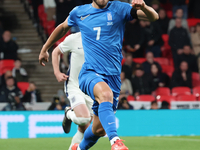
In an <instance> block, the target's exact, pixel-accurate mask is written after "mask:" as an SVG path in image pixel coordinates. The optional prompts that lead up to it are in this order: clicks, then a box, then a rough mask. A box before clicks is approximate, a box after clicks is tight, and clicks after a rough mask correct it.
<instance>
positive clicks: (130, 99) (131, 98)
mask: <svg viewBox="0 0 200 150" xmlns="http://www.w3.org/2000/svg"><path fill="white" fill-rule="evenodd" d="M127 101H129V102H130V101H135V98H134V97H133V96H132V95H129V96H128V97H127Z"/></svg>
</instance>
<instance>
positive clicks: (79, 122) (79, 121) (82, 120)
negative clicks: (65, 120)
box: [74, 117, 91, 126]
mask: <svg viewBox="0 0 200 150" xmlns="http://www.w3.org/2000/svg"><path fill="white" fill-rule="evenodd" d="M90 120H91V117H88V118H85V117H78V118H77V120H76V121H74V123H75V124H77V125H80V126H85V125H86V124H88V123H89V122H90Z"/></svg>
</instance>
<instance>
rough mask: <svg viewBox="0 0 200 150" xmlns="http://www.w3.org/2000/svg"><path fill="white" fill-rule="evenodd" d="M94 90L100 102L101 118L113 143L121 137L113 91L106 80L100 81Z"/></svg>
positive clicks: (99, 112) (99, 113)
mask: <svg viewBox="0 0 200 150" xmlns="http://www.w3.org/2000/svg"><path fill="white" fill-rule="evenodd" d="M93 91H94V96H95V100H96V101H97V102H98V103H99V108H98V116H99V120H100V122H101V124H102V126H103V128H104V130H105V131H106V133H107V135H108V137H109V140H110V142H111V145H113V144H114V143H115V141H116V140H118V139H119V137H118V135H117V129H116V122H115V114H114V111H113V92H112V90H111V89H110V87H109V86H108V84H107V83H105V82H98V83H97V84H96V85H95V86H94V89H93Z"/></svg>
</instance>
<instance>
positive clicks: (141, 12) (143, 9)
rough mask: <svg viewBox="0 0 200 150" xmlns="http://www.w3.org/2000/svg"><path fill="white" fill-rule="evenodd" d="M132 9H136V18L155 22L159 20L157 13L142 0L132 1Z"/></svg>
mask: <svg viewBox="0 0 200 150" xmlns="http://www.w3.org/2000/svg"><path fill="white" fill-rule="evenodd" d="M132 7H133V9H137V18H138V19H139V20H145V21H151V22H153V21H156V20H158V19H159V16H158V13H157V12H156V11H155V10H154V9H153V8H152V7H150V6H147V5H146V4H145V2H144V1H143V0H132Z"/></svg>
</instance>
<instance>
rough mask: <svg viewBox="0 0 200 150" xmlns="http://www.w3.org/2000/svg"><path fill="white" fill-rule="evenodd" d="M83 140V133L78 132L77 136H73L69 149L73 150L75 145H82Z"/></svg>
mask: <svg viewBox="0 0 200 150" xmlns="http://www.w3.org/2000/svg"><path fill="white" fill-rule="evenodd" d="M82 139H83V133H82V132H80V131H79V130H78V131H77V132H76V134H75V135H74V136H73V138H72V141H71V145H70V147H69V150H72V149H71V148H72V146H73V145H74V144H75V143H81V141H82Z"/></svg>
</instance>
